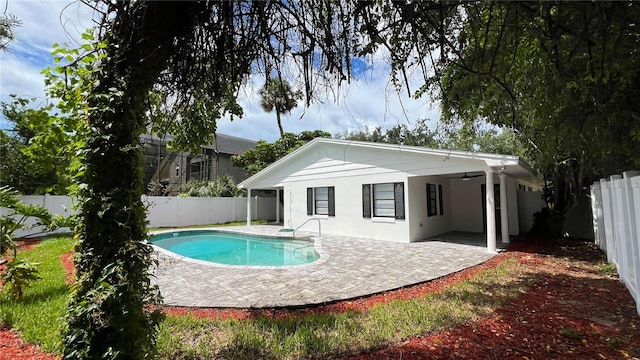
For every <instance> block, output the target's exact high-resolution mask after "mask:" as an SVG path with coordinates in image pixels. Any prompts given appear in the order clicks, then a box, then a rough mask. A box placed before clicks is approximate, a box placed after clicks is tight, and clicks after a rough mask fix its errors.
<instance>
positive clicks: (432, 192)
mask: <svg viewBox="0 0 640 360" xmlns="http://www.w3.org/2000/svg"><path fill="white" fill-rule="evenodd" d="M437 206H438V204H437V199H436V185H435V184H427V216H435V215H438V213H437V210H436V209H437Z"/></svg>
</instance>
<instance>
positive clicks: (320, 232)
mask: <svg viewBox="0 0 640 360" xmlns="http://www.w3.org/2000/svg"><path fill="white" fill-rule="evenodd" d="M311 220H318V236H322V226H321V225H320V219H318V218H311V219H307V221H305V222H303V223H302V224H301V225H300V226H298V227H297V228H295V229H293V237H296V231H297V230H298V229H300V228H301V227H303V226H304V225H305V224H306V223H308V222H309V221H311Z"/></svg>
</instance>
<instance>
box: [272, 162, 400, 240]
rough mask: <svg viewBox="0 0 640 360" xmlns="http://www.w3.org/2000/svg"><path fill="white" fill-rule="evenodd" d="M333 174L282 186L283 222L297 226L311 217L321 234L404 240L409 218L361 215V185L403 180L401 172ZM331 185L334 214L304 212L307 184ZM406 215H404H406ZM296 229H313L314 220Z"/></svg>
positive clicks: (305, 208) (316, 185) (293, 226)
mask: <svg viewBox="0 0 640 360" xmlns="http://www.w3.org/2000/svg"><path fill="white" fill-rule="evenodd" d="M372 180H373V178H372V177H371V176H353V177H336V178H329V179H319V180H312V181H304V182H303V181H296V182H290V183H287V184H285V186H284V193H285V195H284V197H285V204H284V209H285V210H284V223H285V226H287V227H291V228H297V227H298V226H300V225H301V224H303V223H304V222H305V221H307V220H309V219H311V218H320V219H322V220H321V226H322V233H323V234H334V235H345V236H357V237H366V238H370V239H379V240H389V241H396V242H408V239H409V221H408V220H406V219H404V220H402V219H393V218H363V216H362V185H363V184H372V183H389V182H405V179H403V177H402V174H398V173H395V174H386V175H380V176H376V177H375V181H372ZM325 186H333V187H335V207H336V215H335V216H325V215H307V188H308V187H325ZM404 196H405V211H407V185H406V183H405V195H404ZM407 215H408V214H407ZM300 230H304V231H311V232H317V231H318V222H317V221H310V222H308V223H307V224H305V225H304V226H302V227H301V228H300Z"/></svg>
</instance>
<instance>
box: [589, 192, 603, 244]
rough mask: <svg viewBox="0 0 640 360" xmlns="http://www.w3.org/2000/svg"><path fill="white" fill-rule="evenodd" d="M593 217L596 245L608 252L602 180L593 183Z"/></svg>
mask: <svg viewBox="0 0 640 360" xmlns="http://www.w3.org/2000/svg"><path fill="white" fill-rule="evenodd" d="M591 218H592V219H593V222H592V223H593V237H594V241H595V243H596V245H598V247H599V248H600V249H601V250H602V251H604V252H605V253H606V252H607V247H606V241H605V240H604V216H603V214H602V191H601V190H600V182H594V183H593V184H592V185H591Z"/></svg>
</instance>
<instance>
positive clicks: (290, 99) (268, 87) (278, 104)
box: [258, 77, 302, 137]
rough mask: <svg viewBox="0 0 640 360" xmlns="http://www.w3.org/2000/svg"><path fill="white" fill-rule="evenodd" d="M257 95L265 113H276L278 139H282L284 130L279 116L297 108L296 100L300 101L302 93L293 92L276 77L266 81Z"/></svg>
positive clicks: (282, 80) (287, 84) (286, 82)
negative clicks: (278, 131)
mask: <svg viewBox="0 0 640 360" xmlns="http://www.w3.org/2000/svg"><path fill="white" fill-rule="evenodd" d="M258 93H259V95H260V97H261V99H260V106H261V107H262V109H263V110H264V111H266V112H272V111H275V112H276V119H277V121H278V129H279V130H280V137H282V136H283V135H284V129H283V128H282V121H281V120H280V114H284V113H288V112H291V110H292V109H293V108H294V107H296V106H298V100H301V99H302V92H301V91H299V90H298V91H294V90H293V89H292V88H291V85H289V82H288V81H287V80H284V79H281V78H277V77H276V78H269V79H267V81H266V82H265V83H264V86H263V87H262V89H260V91H259V92H258Z"/></svg>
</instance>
